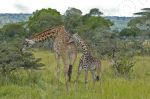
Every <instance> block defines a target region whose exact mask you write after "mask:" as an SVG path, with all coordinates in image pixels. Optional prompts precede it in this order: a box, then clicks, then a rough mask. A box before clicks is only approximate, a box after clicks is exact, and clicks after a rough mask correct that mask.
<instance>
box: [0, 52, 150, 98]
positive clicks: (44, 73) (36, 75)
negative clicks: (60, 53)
mask: <svg viewBox="0 0 150 99" xmlns="http://www.w3.org/2000/svg"><path fill="white" fill-rule="evenodd" d="M33 53H34V55H35V57H37V58H42V61H41V62H42V63H44V64H45V65H46V66H45V67H44V68H43V69H42V70H38V71H29V70H18V71H17V72H15V73H13V74H12V75H10V76H8V77H3V76H0V99H149V98H150V83H149V82H150V57H148V56H137V57H136V58H135V61H136V65H135V67H134V68H133V70H134V72H133V74H132V76H131V78H130V79H125V78H118V77H115V76H114V75H113V72H112V69H111V67H110V63H109V60H103V61H102V66H103V67H102V71H103V75H102V79H101V81H100V82H97V83H96V85H95V86H94V85H93V82H92V77H91V75H90V73H89V79H88V80H89V82H88V86H87V87H85V84H84V72H82V73H81V77H80V80H79V83H78V84H77V85H76V86H75V84H74V80H75V78H76V75H77V66H78V61H79V58H78V59H77V61H76V63H75V66H74V67H73V75H72V81H71V83H70V91H69V92H67V91H66V88H65V83H64V74H63V64H62V63H61V76H60V80H59V82H58V81H57V80H56V73H55V68H56V61H55V57H54V53H51V52H49V51H41V50H34V51H33ZM78 57H80V55H78Z"/></svg>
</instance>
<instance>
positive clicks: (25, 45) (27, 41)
mask: <svg viewBox="0 0 150 99" xmlns="http://www.w3.org/2000/svg"><path fill="white" fill-rule="evenodd" d="M34 44H35V41H34V40H32V39H25V41H24V43H23V48H22V49H21V51H25V50H26V49H28V48H30V47H31V46H32V45H34Z"/></svg>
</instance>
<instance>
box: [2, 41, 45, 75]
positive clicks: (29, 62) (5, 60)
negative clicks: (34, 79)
mask: <svg viewBox="0 0 150 99" xmlns="http://www.w3.org/2000/svg"><path fill="white" fill-rule="evenodd" d="M13 45H14V44H11V43H7V42H5V43H4V42H3V43H0V46H1V49H0V73H1V74H2V75H4V76H7V75H9V74H11V73H12V71H15V70H17V69H20V68H24V69H40V67H42V66H44V65H43V64H41V63H39V62H40V59H35V58H34V56H33V55H32V53H29V52H26V53H22V52H20V50H19V49H18V48H17V47H14V46H13Z"/></svg>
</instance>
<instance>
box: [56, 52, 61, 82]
mask: <svg viewBox="0 0 150 99" xmlns="http://www.w3.org/2000/svg"><path fill="white" fill-rule="evenodd" d="M55 56H56V61H57V67H56V78H57V80H58V81H59V78H60V55H58V54H56V55H55Z"/></svg>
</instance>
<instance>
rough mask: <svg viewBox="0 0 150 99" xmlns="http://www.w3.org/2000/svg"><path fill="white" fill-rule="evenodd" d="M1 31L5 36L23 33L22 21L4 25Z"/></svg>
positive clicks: (22, 34)
mask: <svg viewBox="0 0 150 99" xmlns="http://www.w3.org/2000/svg"><path fill="white" fill-rule="evenodd" d="M1 31H2V32H3V36H5V38H7V37H10V38H11V37H15V36H24V35H25V28H24V26H23V23H9V24H7V25H4V26H3V28H2V30H1Z"/></svg>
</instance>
